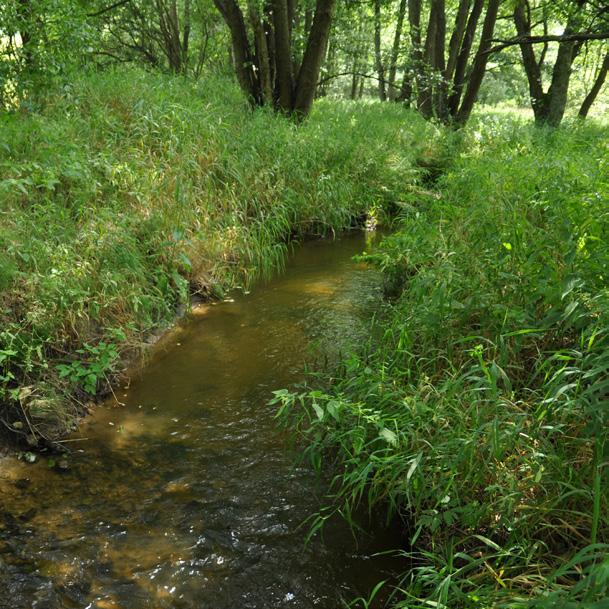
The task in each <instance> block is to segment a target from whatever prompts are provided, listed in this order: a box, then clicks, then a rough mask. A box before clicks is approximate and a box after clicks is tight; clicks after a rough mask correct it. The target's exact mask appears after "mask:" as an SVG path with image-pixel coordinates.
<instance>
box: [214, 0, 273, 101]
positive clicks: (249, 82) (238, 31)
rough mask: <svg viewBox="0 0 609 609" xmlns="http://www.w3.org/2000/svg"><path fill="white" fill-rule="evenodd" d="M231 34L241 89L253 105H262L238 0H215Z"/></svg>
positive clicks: (233, 56) (236, 71)
mask: <svg viewBox="0 0 609 609" xmlns="http://www.w3.org/2000/svg"><path fill="white" fill-rule="evenodd" d="M214 4H215V6H216V8H217V9H218V10H219V11H220V13H221V15H222V17H223V18H224V21H225V22H226V24H227V25H228V28H229V30H230V33H231V43H232V51H233V52H232V58H233V63H234V66H235V73H236V74H237V80H238V81H239V85H240V86H241V89H242V90H243V92H244V93H245V95H246V96H247V98H248V100H249V101H250V103H252V104H260V103H262V96H261V95H260V91H259V88H258V83H257V78H256V74H255V70H254V65H255V64H254V59H255V58H254V57H253V55H252V52H251V49H250V45H249V40H248V36H247V29H246V27H245V20H244V19H243V13H242V12H241V9H240V8H239V6H238V4H237V2H236V0H214Z"/></svg>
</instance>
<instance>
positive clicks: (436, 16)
mask: <svg viewBox="0 0 609 609" xmlns="http://www.w3.org/2000/svg"><path fill="white" fill-rule="evenodd" d="M444 19H445V15H444V0H431V7H430V9H429V22H428V24H427V34H426V35H425V49H424V52H423V61H422V62H421V65H420V67H419V70H418V71H419V72H420V75H419V81H420V86H419V92H418V93H419V95H418V102H417V107H418V109H419V112H421V114H422V115H423V116H424V117H425V118H431V117H432V116H433V114H434V105H433V96H434V79H435V77H436V72H435V70H436V65H437V63H438V61H439V59H438V57H437V53H438V51H439V50H440V48H439V45H438V41H439V38H440V36H441V32H440V30H441V28H442V23H443V21H444ZM442 51H443V45H442ZM443 61H444V58H442V62H443Z"/></svg>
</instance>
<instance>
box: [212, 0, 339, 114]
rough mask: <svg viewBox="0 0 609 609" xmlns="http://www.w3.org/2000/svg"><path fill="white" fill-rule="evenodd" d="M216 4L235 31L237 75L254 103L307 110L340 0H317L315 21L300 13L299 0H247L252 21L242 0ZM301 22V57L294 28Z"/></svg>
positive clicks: (289, 110) (295, 111)
mask: <svg viewBox="0 0 609 609" xmlns="http://www.w3.org/2000/svg"><path fill="white" fill-rule="evenodd" d="M214 4H215V5H216V7H217V9H218V10H219V11H220V14H221V15H222V17H223V18H224V21H225V22H226V24H227V26H228V28H229V30H230V34H231V41H232V55H233V64H234V67H235V71H236V73H237V79H238V81H239V84H240V86H241V88H242V89H243V91H244V92H245V94H246V95H247V97H248V99H249V101H250V103H252V104H253V105H269V106H272V107H274V108H275V109H277V110H278V111H281V112H283V113H285V114H287V115H295V116H297V117H305V116H306V115H308V114H309V112H310V110H311V106H312V104H313V99H314V97H315V91H316V88H317V82H318V79H319V73H320V69H321V65H322V62H323V59H324V56H325V53H326V49H327V46H328V39H329V35H330V27H331V24H332V18H333V13H334V8H335V4H336V0H316V5H315V11H314V13H313V15H312V19H310V20H307V19H298V18H297V15H299V14H300V13H301V12H302V10H303V6H301V5H300V3H299V2H298V1H297V0H269V1H268V2H266V3H264V4H262V5H261V4H260V3H259V2H258V1H257V0H248V2H247V8H246V14H247V17H248V19H247V20H246V16H245V15H244V12H243V10H242V8H241V6H240V5H239V3H238V2H237V0H214ZM304 8H305V10H306V9H307V8H308V7H304ZM299 21H300V22H302V23H303V24H304V28H305V31H304V32H302V33H301V35H302V37H303V39H304V40H306V43H305V45H304V52H303V54H302V59H301V60H300V57H299V55H298V45H297V44H295V38H296V32H295V31H294V30H295V26H296V25H297V23H298V22H299ZM248 22H249V24H250V27H249V28H248V26H247V23H248ZM307 27H308V28H309V30H308V31H306V28H307ZM251 41H253V44H252V42H251Z"/></svg>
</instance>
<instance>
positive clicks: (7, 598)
mask: <svg viewBox="0 0 609 609" xmlns="http://www.w3.org/2000/svg"><path fill="white" fill-rule="evenodd" d="M364 239H365V237H364V236H363V235H361V234H357V235H352V236H346V237H343V238H341V239H338V240H336V241H333V242H311V243H308V244H306V245H304V246H303V247H300V248H298V249H297V251H296V253H295V254H294V256H293V257H292V258H291V260H290V262H289V263H288V266H287V269H286V271H285V272H284V273H282V274H281V275H280V276H278V277H277V278H275V279H273V280H272V281H269V282H268V283H266V284H260V285H259V286H258V287H257V288H256V289H255V290H254V291H253V292H252V293H251V294H249V295H236V296H234V297H232V298H230V299H228V300H229V301H227V302H223V303H219V304H217V305H208V306H205V307H201V308H199V309H197V310H195V311H194V312H193V314H192V315H191V316H190V317H189V319H188V320H186V321H185V322H184V323H182V324H181V325H180V326H179V327H178V328H176V330H175V331H173V332H171V334H169V335H168V336H167V337H165V339H163V340H162V341H161V343H160V344H159V346H158V347H156V348H155V353H154V354H153V356H152V357H151V360H150V361H149V362H148V363H147V365H146V366H145V367H144V369H143V371H142V372H141V373H140V374H138V375H137V378H135V379H133V380H132V382H131V383H130V386H129V387H128V388H123V389H121V390H120V391H119V392H117V397H118V399H120V400H121V401H122V402H123V403H124V405H122V406H117V405H116V403H108V404H107V405H106V406H105V407H104V408H100V409H98V410H97V411H96V413H95V414H94V416H92V417H91V418H90V419H89V420H88V421H87V422H86V423H85V424H84V425H83V427H82V429H81V431H80V433H79V436H84V437H87V438H88V440H86V441H83V442H80V443H79V442H74V446H79V447H80V451H77V452H75V453H74V456H73V457H72V465H71V468H70V470H69V471H66V472H59V471H56V470H53V469H49V468H48V467H47V466H46V464H45V463H43V462H41V463H39V464H36V465H34V466H27V465H25V464H22V463H20V462H17V461H14V460H5V461H4V462H3V463H2V470H1V471H0V492H1V493H2V494H1V496H0V608H2V609H4V608H8V607H10V608H11V609H20V608H22V607H23V608H25V607H28V608H29V607H33V608H37V609H58V608H70V607H82V608H84V607H87V608H91V609H94V608H96V609H109V608H121V609H140V608H155V609H161V608H165V607H168V608H169V607H171V608H172V609H178V608H197V609H204V608H206V609H207V608H209V609H228V608H231V609H236V608H243V609H246V608H256V609H272V608H275V607H293V608H298V609H301V608H308V607H320V608H322V609H334V608H338V607H340V606H341V598H343V597H344V598H353V597H354V596H358V595H366V594H367V593H368V592H369V591H370V589H371V588H372V587H373V586H374V584H375V583H376V582H377V581H378V580H379V579H382V578H383V575H384V572H385V571H386V570H387V569H388V568H390V563H388V562H387V559H383V558H378V557H373V556H372V554H373V553H374V552H375V550H376V549H383V548H387V547H396V546H398V545H399V539H398V538H397V537H396V535H395V533H392V532H391V531H377V533H378V535H377V536H375V538H376V541H375V542H374V543H375V544H376V546H375V545H374V544H373V542H372V541H371V540H366V539H364V540H363V541H361V540H360V543H359V545H356V543H355V542H354V539H353V536H352V534H351V533H350V531H349V530H348V529H347V527H346V526H345V525H344V524H343V523H341V522H338V521H336V522H331V523H330V524H329V525H328V528H327V530H326V533H325V535H324V539H323V540H321V539H316V540H315V541H314V542H312V543H311V544H310V545H309V546H307V547H305V546H304V537H305V533H306V529H305V528H304V527H303V526H301V525H302V523H303V521H304V520H305V519H306V518H307V517H308V516H309V515H310V514H311V513H312V512H315V511H316V510H317V509H318V508H319V507H320V502H321V501H322V499H323V494H324V491H325V490H327V489H326V487H325V485H324V482H323V481H321V480H320V479H319V478H318V477H316V475H315V474H313V473H312V472H311V471H310V470H309V469H308V468H307V467H305V466H300V467H296V466H294V460H293V455H292V454H290V450H289V448H288V443H287V441H286V438H285V437H284V436H283V435H282V434H281V432H280V431H278V429H277V427H276V425H275V422H274V418H273V417H274V411H273V409H272V408H271V407H269V406H268V405H267V402H268V399H269V397H270V395H271V391H272V390H273V389H276V388H279V387H283V386H286V385H289V384H291V383H294V382H297V381H299V380H301V378H302V370H303V366H304V364H305V363H306V362H307V361H310V360H311V357H312V355H311V345H316V351H317V353H323V354H324V356H325V357H336V355H337V353H338V350H347V349H348V348H349V344H352V343H353V342H354V341H358V340H361V339H362V338H363V337H364V336H365V332H366V328H367V320H369V318H370V316H371V315H372V313H373V311H374V308H375V306H376V305H377V303H378V298H379V293H380V280H379V277H378V276H377V275H376V273H375V272H373V271H371V270H369V269H365V268H363V267H361V266H359V265H357V264H355V263H354V262H353V261H352V259H351V257H352V256H353V254H355V253H357V252H359V251H361V250H362V249H363V248H364V246H365V242H364ZM75 439H76V438H75ZM379 535H380V537H381V538H380V539H379Z"/></svg>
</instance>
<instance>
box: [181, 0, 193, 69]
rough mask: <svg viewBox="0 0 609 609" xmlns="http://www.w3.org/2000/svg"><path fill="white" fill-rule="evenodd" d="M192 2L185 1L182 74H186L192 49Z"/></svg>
mask: <svg viewBox="0 0 609 609" xmlns="http://www.w3.org/2000/svg"><path fill="white" fill-rule="evenodd" d="M190 28H191V18H190V0H184V30H183V32H182V72H183V73H184V74H186V72H187V71H188V63H189V48H190Z"/></svg>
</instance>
